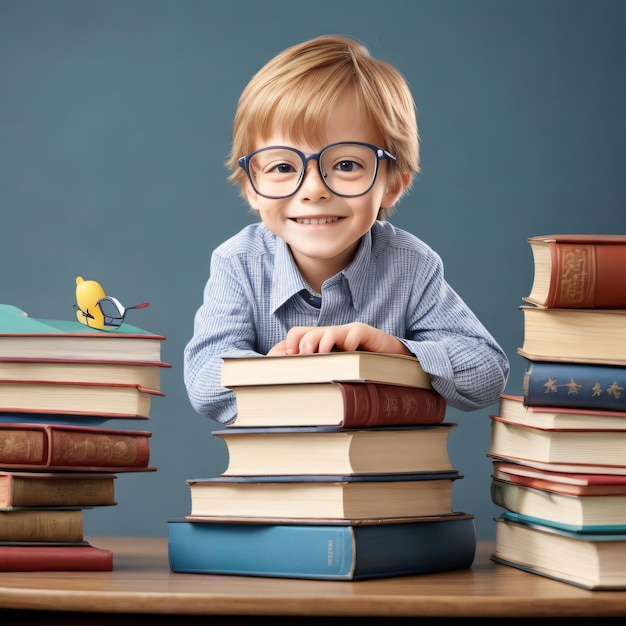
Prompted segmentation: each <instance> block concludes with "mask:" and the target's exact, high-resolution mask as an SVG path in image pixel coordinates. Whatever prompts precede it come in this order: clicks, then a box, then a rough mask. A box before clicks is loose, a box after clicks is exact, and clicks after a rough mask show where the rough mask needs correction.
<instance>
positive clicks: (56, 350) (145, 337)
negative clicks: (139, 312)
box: [0, 304, 165, 363]
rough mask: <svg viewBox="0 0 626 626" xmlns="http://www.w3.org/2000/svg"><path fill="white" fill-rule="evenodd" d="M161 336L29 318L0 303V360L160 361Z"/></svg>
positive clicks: (129, 328)
mask: <svg viewBox="0 0 626 626" xmlns="http://www.w3.org/2000/svg"><path fill="white" fill-rule="evenodd" d="M163 340H165V337H164V336H163V335H157V334H154V333H151V332H149V331H146V330H143V329H141V328H138V327H137V326H132V325H131V324H126V323H124V324H122V325H121V326H119V327H111V329H110V330H96V329H93V328H89V327H88V326H85V325H84V324H81V323H80V322H79V321H78V320H77V319H75V318H74V319H73V320H69V319H68V320H49V319H40V318H36V317H31V316H30V315H28V314H27V313H25V312H24V311H22V310H21V309H19V308H18V307H16V306H13V305H10V304H0V358H4V359H74V360H81V359H84V360H90V361H133V362H137V361H146V362H151V363H154V362H158V361H161V344H162V342H163Z"/></svg>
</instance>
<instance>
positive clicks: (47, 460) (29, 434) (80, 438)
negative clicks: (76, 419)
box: [0, 422, 152, 473]
mask: <svg viewBox="0 0 626 626" xmlns="http://www.w3.org/2000/svg"><path fill="white" fill-rule="evenodd" d="M151 436H152V433H151V432H149V431H143V430H126V429H116V428H102V427H87V426H85V427H82V426H67V425H64V424H63V425H62V424H18V423H17V422H12V423H0V469H23V470H33V469H38V470H48V471H53V470H73V471H81V470H83V471H87V470H104V471H108V472H109V473H117V472H119V471H137V470H142V469H144V468H146V469H147V468H148V463H149V459H150V445H149V444H150V442H149V438H150V437H151Z"/></svg>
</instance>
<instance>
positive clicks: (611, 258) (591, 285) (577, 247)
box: [489, 235, 626, 589]
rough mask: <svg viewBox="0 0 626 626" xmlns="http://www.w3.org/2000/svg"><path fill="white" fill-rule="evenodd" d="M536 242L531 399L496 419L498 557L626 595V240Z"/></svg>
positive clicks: (509, 402)
mask: <svg viewBox="0 0 626 626" xmlns="http://www.w3.org/2000/svg"><path fill="white" fill-rule="evenodd" d="M528 241H529V243H530V245H531V248H532V252H533V258H534V270H535V273H534V281H533V285H532V289H531V291H530V294H529V295H528V296H527V297H525V298H523V300H524V301H525V304H524V305H523V306H522V307H521V308H522V311H523V315H524V339H523V345H522V347H520V348H519V349H518V352H519V354H520V355H521V356H522V357H523V358H524V359H526V368H525V372H524V378H523V395H520V396H515V395H506V394H503V395H502V396H501V398H500V404H499V411H498V415H496V416H491V419H492V424H491V425H492V436H491V448H490V452H489V455H490V456H491V457H492V460H493V474H492V482H491V497H492V500H493V502H494V503H495V504H497V505H498V506H501V507H502V508H504V509H505V512H504V513H503V514H502V515H500V516H499V517H498V518H497V519H496V551H495V554H494V555H493V559H494V560H496V561H499V562H501V563H505V564H507V565H511V566H513V567H517V568H519V569H523V570H527V571H529V572H532V573H535V574H540V575H543V576H547V577H551V578H555V579H557V580H561V581H564V582H566V583H570V584H573V585H577V586H580V587H583V588H587V589H626V235H551V236H546V237H532V238H530V239H529V240H528Z"/></svg>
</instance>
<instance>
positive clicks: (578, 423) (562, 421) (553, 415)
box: [498, 394, 626, 430]
mask: <svg viewBox="0 0 626 626" xmlns="http://www.w3.org/2000/svg"><path fill="white" fill-rule="evenodd" d="M498 415H499V416H500V417H501V418H502V419H503V420H506V421H507V422H509V423H513V424H519V425H520V426H534V427H535V428H547V429H557V430H560V429H566V430H621V429H624V428H626V411H603V410H594V409H574V408H569V407H562V406H535V405H531V406H529V405H526V404H524V397H523V396H516V395H512V394H502V395H501V396H500V401H499V404H498Z"/></svg>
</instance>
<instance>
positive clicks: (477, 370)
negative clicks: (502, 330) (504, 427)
mask: <svg viewBox="0 0 626 626" xmlns="http://www.w3.org/2000/svg"><path fill="white" fill-rule="evenodd" d="M420 268H421V269H420V270H419V271H418V275H420V277H419V280H418V281H416V289H415V291H414V294H413V298H412V299H413V301H412V303H411V305H410V306H409V310H408V313H407V315H408V318H407V335H406V337H405V338H400V340H401V341H402V342H403V343H404V344H405V346H406V347H407V348H408V350H409V351H410V352H412V353H413V354H414V355H415V356H416V357H417V358H418V360H419V361H420V363H421V365H422V367H423V368H424V370H425V371H427V372H428V373H429V374H430V375H431V378H432V384H433V387H434V388H435V389H436V390H437V391H438V392H439V393H440V394H441V395H443V396H444V397H445V398H446V401H447V402H448V404H449V405H450V406H453V407H455V408H458V409H461V410H463V411H473V410H476V409H480V408H483V407H485V406H488V405H490V404H493V403H495V402H497V401H498V399H499V396H500V394H501V393H502V391H503V390H504V387H505V385H506V381H507V378H508V375H509V369H510V365H509V360H508V358H507V356H506V354H505V353H504V351H503V350H502V348H501V347H500V346H499V345H498V343H497V342H496V340H495V339H494V338H493V337H492V336H491V334H490V333H489V332H488V331H487V329H486V328H485V327H484V326H483V324H482V323H481V322H480V321H479V320H478V318H477V317H476V315H475V314H474V313H473V312H472V310H471V309H470V308H469V307H468V306H467V304H466V303H465V302H464V301H463V300H462V298H461V297H460V296H459V295H458V294H457V293H456V292H455V291H454V289H452V287H451V286H450V285H449V284H448V283H447V282H446V281H445V280H444V272H443V263H442V261H441V259H440V257H439V256H438V255H437V254H436V253H434V252H432V254H431V256H430V257H429V258H428V259H427V262H426V263H420Z"/></svg>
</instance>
